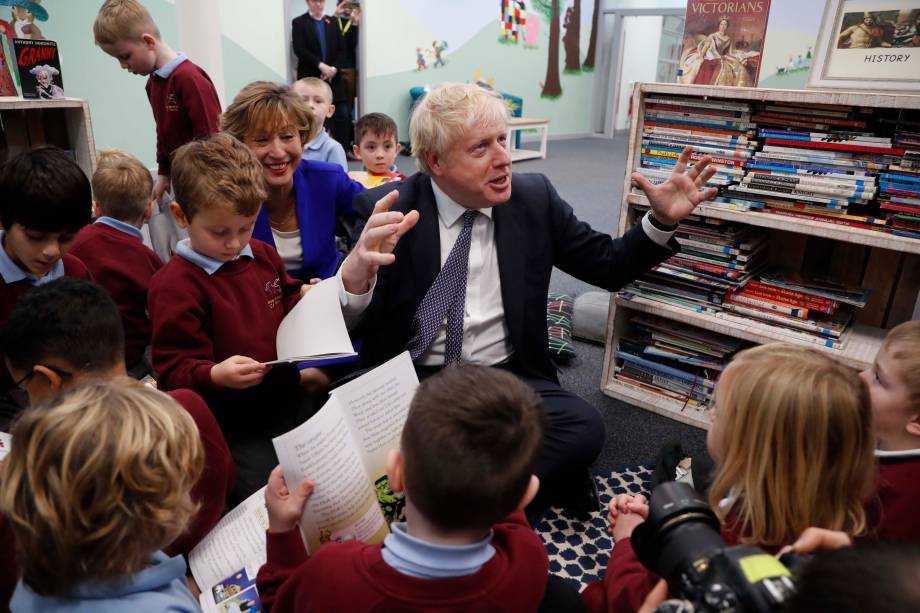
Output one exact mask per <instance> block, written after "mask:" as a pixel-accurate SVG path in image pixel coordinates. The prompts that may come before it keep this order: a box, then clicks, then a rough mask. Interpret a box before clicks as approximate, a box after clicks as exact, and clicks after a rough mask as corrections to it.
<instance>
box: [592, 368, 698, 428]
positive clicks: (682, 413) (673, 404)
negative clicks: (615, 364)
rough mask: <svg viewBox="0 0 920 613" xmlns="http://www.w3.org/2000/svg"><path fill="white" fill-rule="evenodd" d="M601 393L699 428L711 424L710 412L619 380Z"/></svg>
mask: <svg viewBox="0 0 920 613" xmlns="http://www.w3.org/2000/svg"><path fill="white" fill-rule="evenodd" d="M601 391H602V392H604V394H606V395H608V396H610V397H612V398H616V399H617V400H622V401H623V402H628V403H629V404H631V405H634V406H638V407H640V408H643V409H646V410H648V411H651V412H653V413H657V414H658V415H664V416H665V417H670V418H671V419H674V420H676V421H679V422H682V423H685V424H689V425H691V426H696V427H697V428H702V429H704V430H708V429H709V424H710V423H711V420H710V418H709V413H708V411H705V410H701V409H697V408H695V407H689V406H688V407H684V404H683V403H682V402H678V401H676V400H672V399H670V398H666V397H664V396H659V395H658V394H655V393H654V392H650V391H648V390H644V389H642V388H641V387H637V386H635V385H630V384H629V383H625V382H623V381H620V380H619V379H611V380H610V382H608V383H607V384H606V385H604V387H603V388H602V389H601Z"/></svg>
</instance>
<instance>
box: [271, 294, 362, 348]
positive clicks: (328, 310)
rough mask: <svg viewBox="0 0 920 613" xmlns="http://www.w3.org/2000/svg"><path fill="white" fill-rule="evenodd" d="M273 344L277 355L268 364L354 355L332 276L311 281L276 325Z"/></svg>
mask: <svg viewBox="0 0 920 613" xmlns="http://www.w3.org/2000/svg"><path fill="white" fill-rule="evenodd" d="M275 345H276V347H277V350H278V359H277V360H275V361H273V362H266V363H267V364H278V363H282V362H309V361H311V360H317V359H327V358H334V357H342V356H348V355H355V350H354V347H353V346H352V344H351V339H350V338H349V337H348V329H347V328H346V327H345V319H344V318H343V317H342V305H341V303H340V302H339V287H338V282H337V281H336V279H335V277H331V278H329V279H326V280H325V281H322V282H320V283H318V284H317V285H314V286H313V288H312V289H311V290H310V291H309V292H307V294H306V295H305V296H304V297H303V298H301V299H300V300H299V301H298V302H297V304H296V305H295V306H294V308H293V309H291V311H290V313H288V314H287V315H285V317H284V319H283V320H282V321H281V325H280V326H278V334H277V336H276V341H275Z"/></svg>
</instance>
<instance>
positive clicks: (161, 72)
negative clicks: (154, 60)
mask: <svg viewBox="0 0 920 613" xmlns="http://www.w3.org/2000/svg"><path fill="white" fill-rule="evenodd" d="M187 59H188V56H187V55H185V54H184V53H182V52H179V54H178V55H177V56H176V57H174V58H173V59H171V60H169V61H168V62H166V63H165V64H163V65H162V66H160V67H159V68H157V69H156V70H154V71H153V74H155V75H156V76H158V77H160V78H161V79H168V78H169V75H171V74H172V73H173V71H174V70H175V69H176V68H177V67H178V66H179V64H181V63H182V62H184V61H185V60H187Z"/></svg>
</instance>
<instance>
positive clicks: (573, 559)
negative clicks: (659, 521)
mask: <svg viewBox="0 0 920 613" xmlns="http://www.w3.org/2000/svg"><path fill="white" fill-rule="evenodd" d="M651 475H652V468H650V467H647V466H642V465H637V466H629V467H626V468H624V469H622V470H619V471H615V472H613V473H611V474H610V476H607V477H595V480H596V481H597V492H598V495H599V497H600V501H601V510H598V511H597V512H596V513H594V515H593V516H592V517H591V519H590V520H589V521H586V522H583V521H579V520H577V519H575V518H574V517H572V516H571V515H569V514H568V513H567V512H566V511H563V510H562V509H557V508H552V509H550V510H549V511H547V512H546V515H545V516H544V517H543V520H542V521H541V522H540V523H539V524H538V525H537V533H538V534H539V535H540V537H541V538H542V539H543V543H544V544H545V545H546V553H547V554H549V572H551V573H552V574H554V575H557V576H559V577H562V578H564V579H569V580H571V581H574V582H576V583H577V584H578V589H579V591H581V590H582V589H584V587H585V586H587V585H588V584H589V583H591V582H592V581H596V580H598V579H600V578H601V577H602V576H603V575H604V570H605V569H606V568H607V560H608V558H609V557H610V549H611V547H612V546H613V539H611V538H610V534H609V533H608V532H607V504H608V503H609V502H610V501H611V500H612V499H613V497H614V496H615V495H617V494H644V495H646V496H648V488H649V479H650V478H651Z"/></svg>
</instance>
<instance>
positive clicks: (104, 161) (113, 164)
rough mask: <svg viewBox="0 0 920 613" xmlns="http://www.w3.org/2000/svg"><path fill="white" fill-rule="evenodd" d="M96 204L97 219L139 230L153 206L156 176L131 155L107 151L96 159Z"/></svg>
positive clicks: (94, 193) (94, 196)
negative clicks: (120, 223) (125, 224)
mask: <svg viewBox="0 0 920 613" xmlns="http://www.w3.org/2000/svg"><path fill="white" fill-rule="evenodd" d="M93 201H94V202H95V204H96V211H97V215H98V216H100V217H101V216H102V215H105V216H106V217H111V218H113V219H117V220H118V221H122V222H124V223H127V224H131V225H132V226H135V227H138V228H140V227H141V226H143V225H144V222H145V221H146V220H147V219H148V218H149V217H150V213H151V207H152V206H153V177H151V176H150V171H149V170H147V168H145V167H144V165H143V164H142V163H141V161H140V160H139V159H137V158H136V157H134V156H133V155H131V154H130V153H127V152H125V151H119V150H118V149H104V150H102V151H100V152H99V155H97V156H96V172H94V173H93Z"/></svg>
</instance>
